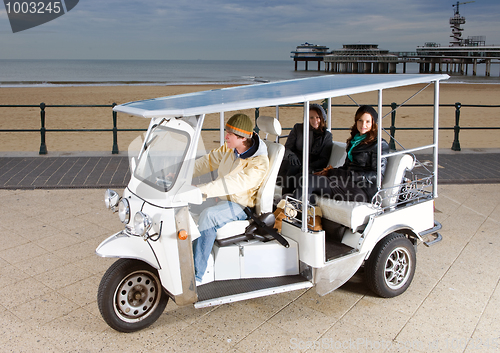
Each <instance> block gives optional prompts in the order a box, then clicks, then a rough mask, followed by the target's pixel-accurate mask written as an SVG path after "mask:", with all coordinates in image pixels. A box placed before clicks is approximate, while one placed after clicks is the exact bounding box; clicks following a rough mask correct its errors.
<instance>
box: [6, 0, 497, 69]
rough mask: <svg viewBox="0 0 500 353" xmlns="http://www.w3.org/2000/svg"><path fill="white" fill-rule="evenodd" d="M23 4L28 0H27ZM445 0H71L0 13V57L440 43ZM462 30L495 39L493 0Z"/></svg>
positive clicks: (285, 56) (282, 51) (467, 7)
mask: <svg viewBox="0 0 500 353" xmlns="http://www.w3.org/2000/svg"><path fill="white" fill-rule="evenodd" d="M28 1H29V0H28ZM453 4H456V1H451V0H307V1H304V0H237V1H230V0H175V1H172V0H147V1H132V0H80V1H79V3H78V4H77V5H76V6H75V7H74V8H73V9H72V10H71V11H69V12H68V13H66V14H65V15H63V16H61V17H59V18H57V19H55V20H53V21H50V22H47V23H45V24H43V25H40V26H38V27H34V28H31V29H28V30H25V31H21V32H17V33H12V30H11V27H10V24H9V20H8V17H7V13H6V8H5V7H1V11H0V48H1V49H0V59H130V60H135V59H151V60H186V59H191V60H291V59H290V52H291V51H292V50H295V47H296V46H297V45H300V44H302V43H305V42H309V43H313V44H320V45H325V46H327V47H329V48H330V50H331V49H340V48H342V45H343V44H355V43H361V44H367V43H368V44H378V45H379V48H380V49H386V50H390V51H415V49H416V47H417V46H422V45H424V43H426V42H436V43H440V44H441V45H442V46H448V45H449V41H450V34H451V30H450V26H449V19H450V17H452V16H453V14H454V7H452V5H453ZM460 14H461V15H462V16H464V17H465V18H466V21H467V22H466V23H465V25H463V28H464V32H463V37H464V38H467V37H468V36H479V35H483V36H486V44H491V45H494V44H496V45H500V21H499V20H498V16H499V14H500V1H499V0H476V1H475V2H474V3H468V4H462V5H460Z"/></svg>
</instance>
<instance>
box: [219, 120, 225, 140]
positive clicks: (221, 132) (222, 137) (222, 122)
mask: <svg viewBox="0 0 500 353" xmlns="http://www.w3.org/2000/svg"><path fill="white" fill-rule="evenodd" d="M219 114H220V116H219V124H220V125H219V126H220V129H219V138H220V145H221V146H222V145H223V144H224V112H220V113H219Z"/></svg>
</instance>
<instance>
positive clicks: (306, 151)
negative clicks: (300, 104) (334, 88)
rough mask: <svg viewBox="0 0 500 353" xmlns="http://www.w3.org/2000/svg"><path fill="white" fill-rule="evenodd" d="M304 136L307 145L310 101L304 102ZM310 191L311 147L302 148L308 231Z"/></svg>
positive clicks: (304, 212)
mask: <svg viewBox="0 0 500 353" xmlns="http://www.w3.org/2000/svg"><path fill="white" fill-rule="evenodd" d="M303 130H304V136H303V137H302V141H304V145H306V144H307V143H308V142H307V141H309V101H305V102H304V129H303ZM308 192H309V149H308V148H303V149H302V232H304V233H305V232H307V209H308V206H309V205H308V202H309V200H308V197H307V195H308Z"/></svg>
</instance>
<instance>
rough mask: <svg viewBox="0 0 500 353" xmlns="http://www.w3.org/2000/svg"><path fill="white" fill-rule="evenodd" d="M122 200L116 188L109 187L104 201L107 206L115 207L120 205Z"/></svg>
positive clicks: (109, 207)
mask: <svg viewBox="0 0 500 353" xmlns="http://www.w3.org/2000/svg"><path fill="white" fill-rule="evenodd" d="M119 200H120V196H119V195H118V193H117V192H116V191H114V190H111V189H107V190H106V191H105V192H104V203H105V204H106V208H108V209H113V208H115V207H116V205H118V201H119Z"/></svg>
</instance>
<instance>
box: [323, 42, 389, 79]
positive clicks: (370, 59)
mask: <svg viewBox="0 0 500 353" xmlns="http://www.w3.org/2000/svg"><path fill="white" fill-rule="evenodd" d="M324 61H325V71H331V72H334V73H396V65H397V63H398V57H397V55H394V54H390V53H389V51H388V50H382V49H379V48H378V44H344V45H343V48H342V49H335V50H332V52H331V53H330V54H327V55H325V58H324Z"/></svg>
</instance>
